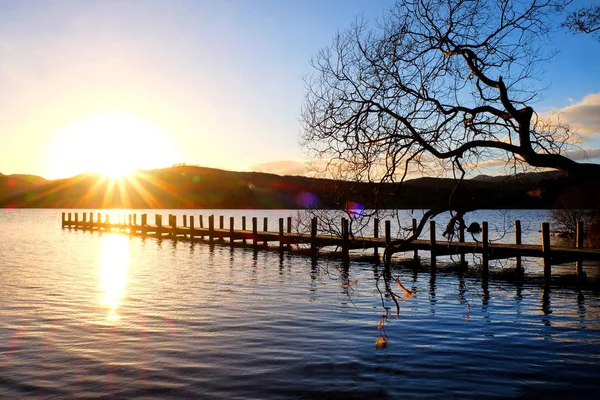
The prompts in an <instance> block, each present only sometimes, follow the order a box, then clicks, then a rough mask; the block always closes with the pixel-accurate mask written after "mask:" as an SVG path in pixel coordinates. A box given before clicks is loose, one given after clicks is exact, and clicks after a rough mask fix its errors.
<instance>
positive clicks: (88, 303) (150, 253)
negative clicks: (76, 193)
mask: <svg viewBox="0 0 600 400" xmlns="http://www.w3.org/2000/svg"><path fill="white" fill-rule="evenodd" d="M183 212H184V211H178V213H183ZM168 213H169V211H165V212H164V214H165V215H166V214H168ZM185 213H189V212H188V211H185ZM202 213H204V214H205V215H208V213H207V212H202ZM218 213H219V212H217V215H218ZM286 213H287V212H284V211H281V212H273V214H272V215H271V217H272V221H273V224H275V223H276V220H275V217H277V216H284V215H287V214H286ZM264 214H265V213H264V212H258V213H256V214H254V215H257V216H262V215H264ZM224 215H226V216H229V215H230V214H229V213H226V214H224ZM246 215H248V216H252V215H253V214H252V213H246ZM531 218H532V220H534V222H532V224H533V225H534V226H536V227H537V223H538V221H537V220H536V218H538V219H539V215H538V216H537V217H536V216H535V215H534V216H533V217H531ZM273 229H275V227H273ZM535 230H536V229H535V228H534V229H532V231H535ZM536 235H537V233H536V232H532V236H534V237H536ZM0 238H1V239H2V240H1V241H0V298H1V299H2V307H1V308H0V397H1V398H22V397H24V396H31V397H38V398H46V397H81V398H86V397H88V398H95V397H113V398H136V397H171V398H176V397H177V398H182V397H184V398H185V397H196V398H228V399H229V398H375V397H377V398H400V397H417V396H419V397H432V398H433V397H435V398H440V397H444V398H448V397H456V398H482V397H484V398H536V397H541V396H544V397H549V398H574V397H577V398H592V397H593V396H594V395H595V392H596V389H597V388H598V383H597V377H598V376H600V363H599V361H600V360H599V358H600V336H599V333H600V313H599V310H600V307H599V306H600V294H599V293H598V292H596V291H595V290H592V289H589V288H587V289H586V288H577V287H575V286H574V287H557V286H552V287H550V288H546V289H544V288H543V287H541V286H539V285H537V284H534V283H525V284H523V285H521V286H516V285H513V284H510V283H507V282H504V281H494V280H492V281H491V282H490V284H489V286H488V288H487V289H484V288H482V285H481V282H480V281H479V280H478V279H477V278H461V277H460V275H457V274H455V273H440V274H437V275H431V274H430V273H429V272H417V271H411V270H401V269H394V270H392V271H391V275H390V276H388V278H391V279H399V280H400V282H401V283H402V284H403V285H404V286H405V287H406V288H407V289H408V290H410V291H411V292H412V293H414V294H413V296H412V297H410V298H407V299H406V300H404V301H403V302H401V303H400V310H399V314H398V316H396V307H395V304H394V303H393V301H392V300H391V299H390V297H389V294H387V293H386V292H385V279H384V277H382V275H384V274H383V269H382V268H381V267H377V266H375V265H372V264H369V263H363V262H357V261H354V262H351V263H350V265H349V267H348V268H344V267H343V265H341V264H340V263H339V262H338V261H335V260H327V259H320V260H319V261H318V262H316V263H315V262H312V261H311V260H310V259H308V258H304V257H300V256H297V255H288V254H287V253H286V254H283V255H280V254H279V253H278V252H276V251H271V252H264V251H261V252H254V251H253V250H252V249H242V248H235V249H231V248H230V247H229V246H227V245H215V246H213V247H211V246H209V245H207V244H204V243H196V244H193V245H192V244H190V243H188V242H183V241H179V242H172V241H170V240H157V239H153V238H146V239H142V238H139V237H131V238H130V237H128V236H126V235H115V234H107V233H98V232H95V233H90V232H83V231H76V230H69V229H64V230H63V229H61V228H60V211H57V210H1V211H0ZM388 283H389V284H390V287H392V288H393V289H394V291H395V292H396V293H398V294H399V295H402V294H403V292H402V290H401V289H400V288H399V287H398V286H397V284H396V283H395V282H394V281H393V280H390V281H388ZM380 290H381V291H382V292H380ZM382 316H387V318H384V319H383V327H382V328H381V329H378V324H379V323H380V321H381V317H382ZM380 336H384V337H386V338H387V341H388V345H387V346H386V347H385V348H383V349H377V348H376V346H375V343H376V339H377V338H378V337H380Z"/></svg>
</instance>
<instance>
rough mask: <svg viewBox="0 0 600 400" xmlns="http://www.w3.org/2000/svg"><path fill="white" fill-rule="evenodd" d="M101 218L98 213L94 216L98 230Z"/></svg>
mask: <svg viewBox="0 0 600 400" xmlns="http://www.w3.org/2000/svg"><path fill="white" fill-rule="evenodd" d="M101 217H102V216H101V215H100V213H98V214H96V226H97V228H98V229H100V224H101V223H102V218H101Z"/></svg>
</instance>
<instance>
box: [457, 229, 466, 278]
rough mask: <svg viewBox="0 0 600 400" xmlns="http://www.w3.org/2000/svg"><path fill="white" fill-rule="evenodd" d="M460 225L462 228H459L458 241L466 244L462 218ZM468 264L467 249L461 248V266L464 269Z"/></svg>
mask: <svg viewBox="0 0 600 400" xmlns="http://www.w3.org/2000/svg"><path fill="white" fill-rule="evenodd" d="M459 225H460V226H459V227H458V241H459V242H460V243H464V242H465V223H464V221H463V219H462V218H461V220H460V223H459ZM466 264H467V262H466V260H465V248H464V247H461V248H460V265H461V267H464V266H465V265H466Z"/></svg>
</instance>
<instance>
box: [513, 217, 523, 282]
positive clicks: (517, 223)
mask: <svg viewBox="0 0 600 400" xmlns="http://www.w3.org/2000/svg"><path fill="white" fill-rule="evenodd" d="M521 243H522V242H521V221H519V220H518V219H517V220H515V244H516V245H520V244H521ZM517 272H523V264H522V262H521V252H520V251H519V250H517Z"/></svg>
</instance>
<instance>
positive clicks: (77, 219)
mask: <svg viewBox="0 0 600 400" xmlns="http://www.w3.org/2000/svg"><path fill="white" fill-rule="evenodd" d="M78 224H79V213H75V229H77V228H79V227H78V226H77V225H78Z"/></svg>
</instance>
